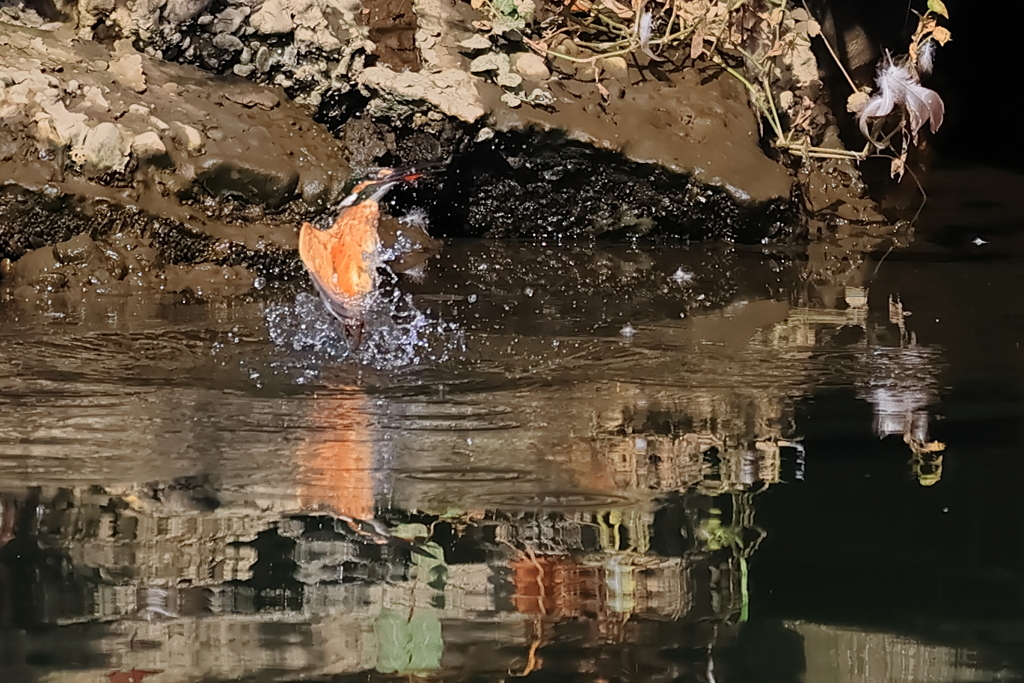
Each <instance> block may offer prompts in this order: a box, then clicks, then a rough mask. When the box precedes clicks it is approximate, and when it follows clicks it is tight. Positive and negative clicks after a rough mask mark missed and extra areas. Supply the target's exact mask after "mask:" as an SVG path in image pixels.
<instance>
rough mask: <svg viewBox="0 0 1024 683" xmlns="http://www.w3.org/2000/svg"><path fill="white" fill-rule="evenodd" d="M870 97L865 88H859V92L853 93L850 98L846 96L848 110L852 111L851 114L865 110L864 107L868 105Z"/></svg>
mask: <svg viewBox="0 0 1024 683" xmlns="http://www.w3.org/2000/svg"><path fill="white" fill-rule="evenodd" d="M870 99H871V96H870V95H868V94H867V93H866V92H864V91H863V90H858V91H857V92H855V93H853V94H852V95H850V96H849V97H848V98H846V111H848V112H850V113H851V114H859V113H860V112H862V111H864V107H866V106H867V104H868V101H869V100H870Z"/></svg>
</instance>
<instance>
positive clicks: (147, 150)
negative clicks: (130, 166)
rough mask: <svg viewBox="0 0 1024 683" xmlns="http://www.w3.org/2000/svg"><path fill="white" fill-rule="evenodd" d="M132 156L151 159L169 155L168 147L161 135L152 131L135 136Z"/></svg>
mask: <svg viewBox="0 0 1024 683" xmlns="http://www.w3.org/2000/svg"><path fill="white" fill-rule="evenodd" d="M132 154H134V155H135V156H136V157H137V158H139V159H151V158H153V157H160V156H163V155H165V154H167V147H166V146H165V145H164V141H163V140H162V139H161V138H160V135H159V134H157V133H155V132H153V131H151V130H150V131H146V132H145V133H140V134H139V135H136V136H135V138H134V139H133V140H132Z"/></svg>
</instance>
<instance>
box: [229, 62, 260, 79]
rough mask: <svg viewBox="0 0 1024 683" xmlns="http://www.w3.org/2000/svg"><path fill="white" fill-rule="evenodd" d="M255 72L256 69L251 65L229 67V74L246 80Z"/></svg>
mask: <svg viewBox="0 0 1024 683" xmlns="http://www.w3.org/2000/svg"><path fill="white" fill-rule="evenodd" d="M255 70H256V67H255V66H253V65H252V64H235V65H234V66H233V67H231V72H232V73H234V74H235V75H236V76H241V77H242V78H248V77H249V76H250V75H251V74H252V72H253V71H255Z"/></svg>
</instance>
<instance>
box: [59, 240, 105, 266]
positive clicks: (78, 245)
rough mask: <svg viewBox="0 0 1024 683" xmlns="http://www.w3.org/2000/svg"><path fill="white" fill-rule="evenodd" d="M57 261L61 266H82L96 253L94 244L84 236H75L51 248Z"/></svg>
mask: <svg viewBox="0 0 1024 683" xmlns="http://www.w3.org/2000/svg"><path fill="white" fill-rule="evenodd" d="M53 250H54V253H55V254H56V256H57V260H58V261H59V262H60V263H61V264H63V265H73V266H82V265H85V264H86V263H88V262H89V259H90V258H92V256H93V254H95V253H96V243H95V242H93V241H92V238H91V237H89V236H88V235H86V234H84V233H83V234H81V235H75V236H74V237H72V238H71V239H69V240H67V241H66V242H60V243H58V244H55V245H54V247H53Z"/></svg>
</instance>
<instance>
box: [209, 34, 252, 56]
mask: <svg viewBox="0 0 1024 683" xmlns="http://www.w3.org/2000/svg"><path fill="white" fill-rule="evenodd" d="M213 45H214V47H219V48H220V49H221V50H228V51H230V52H241V51H242V48H244V47H245V45H243V44H242V41H241V40H239V38H238V37H237V36H233V35H231V34H230V33H218V34H217V35H215V36H214V37H213Z"/></svg>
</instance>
